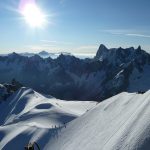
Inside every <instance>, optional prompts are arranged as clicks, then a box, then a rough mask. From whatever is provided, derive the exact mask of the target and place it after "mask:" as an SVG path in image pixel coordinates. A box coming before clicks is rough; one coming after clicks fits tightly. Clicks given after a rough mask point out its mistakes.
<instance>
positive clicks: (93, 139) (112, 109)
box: [44, 91, 150, 150]
mask: <svg viewBox="0 0 150 150" xmlns="http://www.w3.org/2000/svg"><path fill="white" fill-rule="evenodd" d="M149 105H150V91H148V92H146V93H145V94H143V95H142V94H136V93H130V94H129V93H125V92H124V93H121V94H119V95H117V96H114V97H112V98H110V99H108V100H105V101H104V102H102V103H100V104H99V105H97V106H96V108H94V109H92V110H91V111H89V112H87V113H86V114H84V115H83V116H81V117H79V118H77V119H75V120H73V121H72V122H70V123H69V124H68V125H67V128H65V129H64V130H63V131H62V133H61V134H60V136H59V138H58V139H53V140H50V141H49V143H48V144H47V145H46V147H44V149H45V150H48V149H49V150H51V148H52V149H53V150H57V149H60V150H75V149H76V148H77V149H78V150H135V149H138V150H149V148H150V117H149V115H150V109H149ZM50 147H51V148H50Z"/></svg>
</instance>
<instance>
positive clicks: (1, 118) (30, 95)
mask: <svg viewBox="0 0 150 150" xmlns="http://www.w3.org/2000/svg"><path fill="white" fill-rule="evenodd" d="M95 105H96V102H84V103H82V102H80V101H78V102H77V101H62V100H58V99H55V98H52V97H44V96H43V95H41V94H39V93H37V92H35V91H33V90H32V89H29V88H22V89H21V90H19V91H18V92H16V93H15V94H14V95H13V96H12V97H10V98H9V99H8V100H7V101H5V102H3V103H1V104H0V149H3V150H11V149H16V150H21V149H23V148H24V146H25V145H26V144H27V143H29V141H40V146H42V147H43V146H44V145H45V144H46V143H47V140H48V139H50V137H54V136H55V134H56V133H57V130H59V129H61V127H62V126H64V123H65V124H66V123H67V122H70V121H72V120H73V119H75V118H77V117H79V116H80V115H82V114H83V113H85V112H86V111H87V110H89V109H91V108H92V107H93V106H95Z"/></svg>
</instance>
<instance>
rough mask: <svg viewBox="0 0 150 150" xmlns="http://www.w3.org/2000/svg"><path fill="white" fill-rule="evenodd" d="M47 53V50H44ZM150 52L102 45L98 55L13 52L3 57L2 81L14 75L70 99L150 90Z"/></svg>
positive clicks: (7, 80) (102, 97)
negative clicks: (109, 47) (53, 55)
mask: <svg viewBox="0 0 150 150" xmlns="http://www.w3.org/2000/svg"><path fill="white" fill-rule="evenodd" d="M41 53H42V54H45V55H47V52H45V51H44V52H41ZM149 76H150V54H149V53H147V52H145V51H144V50H142V49H141V47H140V46H139V47H138V48H137V49H135V48H133V47H131V48H126V49H123V48H121V47H120V48H112V49H108V48H107V47H106V46H105V45H100V47H99V49H98V51H97V54H96V56H95V57H94V58H91V59H89V58H87V59H79V58H76V57H75V56H72V55H64V54H60V55H59V56H58V57H57V58H55V59H52V58H51V57H48V58H45V59H43V58H42V57H40V56H39V55H33V56H31V57H26V56H21V55H19V54H16V53H13V54H11V55H8V56H1V57H0V83H1V82H10V81H11V80H12V78H15V79H16V80H17V81H19V82H20V83H22V84H23V85H24V86H28V87H32V88H34V89H35V90H37V91H39V92H42V93H45V94H50V95H52V96H54V97H56V98H60V99H67V100H73V99H74V100H100V101H101V100H104V99H106V98H108V97H111V96H112V95H116V94H117V93H120V92H122V91H128V92H137V91H146V90H148V89H150V78H149Z"/></svg>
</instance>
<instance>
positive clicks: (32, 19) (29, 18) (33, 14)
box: [21, 3, 46, 28]
mask: <svg viewBox="0 0 150 150" xmlns="http://www.w3.org/2000/svg"><path fill="white" fill-rule="evenodd" d="M21 13H22V15H23V17H24V19H25V21H26V22H27V23H28V24H29V25H30V26H31V27H33V28H37V27H43V26H44V24H45V23H46V15H45V14H44V13H43V12H42V11H41V9H40V8H39V7H38V6H37V5H36V4H34V3H33V4H32V3H31V4H30V3H29V4H26V5H25V6H24V8H23V9H22V12H21Z"/></svg>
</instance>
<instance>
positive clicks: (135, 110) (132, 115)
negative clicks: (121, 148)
mask: <svg viewBox="0 0 150 150" xmlns="http://www.w3.org/2000/svg"><path fill="white" fill-rule="evenodd" d="M148 98H149V97H147V98H146V99H145V100H144V101H143V102H142V104H141V103H140V104H139V105H138V106H137V107H136V108H135V109H134V111H133V113H131V115H130V117H128V119H127V120H125V121H124V122H123V123H122V124H121V126H120V127H119V128H118V129H117V131H115V132H114V133H113V134H112V135H111V136H110V138H109V139H108V140H107V141H106V142H105V144H104V146H103V148H102V149H104V147H105V145H106V144H107V143H108V142H109V141H110V140H111V139H112V137H113V136H114V135H116V133H117V132H119V130H120V129H121V127H122V126H124V125H125V124H126V123H127V121H128V120H130V119H131V118H134V116H135V114H136V113H137V111H138V110H139V109H140V108H141V107H142V106H143V105H144V104H145V103H146V101H147V99H148ZM148 100H149V99H148Z"/></svg>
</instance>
